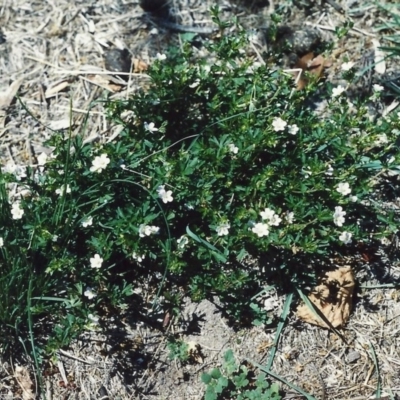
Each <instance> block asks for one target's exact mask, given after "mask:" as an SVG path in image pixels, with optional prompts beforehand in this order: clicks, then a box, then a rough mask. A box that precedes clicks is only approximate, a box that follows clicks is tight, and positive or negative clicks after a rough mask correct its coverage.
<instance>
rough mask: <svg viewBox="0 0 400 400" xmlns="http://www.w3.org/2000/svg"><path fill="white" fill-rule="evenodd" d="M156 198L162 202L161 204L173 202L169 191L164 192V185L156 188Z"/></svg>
mask: <svg viewBox="0 0 400 400" xmlns="http://www.w3.org/2000/svg"><path fill="white" fill-rule="evenodd" d="M157 193H158V197H160V199H161V200H162V201H163V203H170V202H172V201H173V200H174V198H173V197H172V191H171V190H165V185H160V186H159V187H158V188H157Z"/></svg>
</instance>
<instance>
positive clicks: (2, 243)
mask: <svg viewBox="0 0 400 400" xmlns="http://www.w3.org/2000/svg"><path fill="white" fill-rule="evenodd" d="M3 246H4V240H3V238H2V237H0V247H3Z"/></svg>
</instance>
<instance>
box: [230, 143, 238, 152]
mask: <svg viewBox="0 0 400 400" xmlns="http://www.w3.org/2000/svg"><path fill="white" fill-rule="evenodd" d="M228 148H229V151H230V152H231V153H233V154H237V153H238V151H239V147H236V146H235V145H234V144H233V143H230V144H228Z"/></svg>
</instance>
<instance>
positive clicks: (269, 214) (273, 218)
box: [260, 208, 282, 226]
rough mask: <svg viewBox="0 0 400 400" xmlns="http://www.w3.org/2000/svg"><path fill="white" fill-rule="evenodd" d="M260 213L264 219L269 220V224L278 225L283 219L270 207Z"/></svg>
mask: <svg viewBox="0 0 400 400" xmlns="http://www.w3.org/2000/svg"><path fill="white" fill-rule="evenodd" d="M260 215H261V218H262V219H263V220H267V221H268V223H269V225H274V226H278V225H279V224H280V223H281V221H282V219H281V218H280V217H279V215H278V214H276V213H275V211H274V210H271V209H270V208H266V209H265V210H264V211H261V212H260Z"/></svg>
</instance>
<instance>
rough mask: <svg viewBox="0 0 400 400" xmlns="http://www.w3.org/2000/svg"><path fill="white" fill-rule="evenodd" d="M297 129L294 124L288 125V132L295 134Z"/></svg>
mask: <svg viewBox="0 0 400 400" xmlns="http://www.w3.org/2000/svg"><path fill="white" fill-rule="evenodd" d="M298 131H299V127H298V126H297V125H296V124H293V125H289V133H290V134H291V135H296V133H297V132H298Z"/></svg>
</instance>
